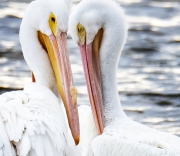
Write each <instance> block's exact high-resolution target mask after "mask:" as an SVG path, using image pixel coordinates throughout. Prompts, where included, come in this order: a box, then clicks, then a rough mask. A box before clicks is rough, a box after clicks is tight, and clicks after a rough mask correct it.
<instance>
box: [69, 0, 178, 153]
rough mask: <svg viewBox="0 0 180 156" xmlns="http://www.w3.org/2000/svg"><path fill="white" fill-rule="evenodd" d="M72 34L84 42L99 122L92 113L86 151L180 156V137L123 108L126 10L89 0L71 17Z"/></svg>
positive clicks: (85, 133) (88, 80)
mask: <svg viewBox="0 0 180 156" xmlns="http://www.w3.org/2000/svg"><path fill="white" fill-rule="evenodd" d="M69 32H70V34H71V36H72V38H73V39H74V41H75V42H76V43H77V44H78V45H79V49H80V52H81V56H82V57H81V58H82V64H83V68H84V73H85V78H86V84H87V88H88V94H89V99H90V103H91V108H92V114H93V117H94V123H93V122H92V119H93V117H92V115H89V116H87V120H86V129H85V130H84V131H82V132H81V133H83V134H81V136H82V137H81V139H82V140H84V142H83V144H84V145H83V146H84V148H83V155H84V156H162V155H163V156H179V155H180V138H179V137H177V136H174V135H171V134H169V133H166V132H160V131H157V130H155V129H152V128H149V127H147V126H145V125H143V124H140V123H138V122H135V121H133V120H131V119H129V118H128V117H127V116H126V114H125V113H124V111H123V109H122V107H121V104H120V100H119V95H118V90H117V82H116V70H117V67H118V61H119V58H120V54H121V51H122V49H123V46H124V44H125V42H126V37H127V23H126V18H125V15H124V12H123V9H122V8H121V7H119V6H118V5H117V4H116V3H115V2H114V1H110V0H98V1H97V0H83V1H81V2H80V3H79V5H78V6H77V7H76V9H75V10H74V12H73V13H72V14H71V16H70V19H69ZM80 118H81V117H80ZM80 121H81V119H80ZM83 137H84V138H85V139H84V138H83Z"/></svg>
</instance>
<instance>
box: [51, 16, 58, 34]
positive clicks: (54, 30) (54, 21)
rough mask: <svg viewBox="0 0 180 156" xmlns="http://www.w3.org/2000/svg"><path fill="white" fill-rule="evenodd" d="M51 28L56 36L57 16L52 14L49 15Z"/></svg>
mask: <svg viewBox="0 0 180 156" xmlns="http://www.w3.org/2000/svg"><path fill="white" fill-rule="evenodd" d="M49 27H50V28H51V30H52V32H53V34H54V35H55V36H56V35H57V32H58V24H57V20H56V16H55V14H53V13H51V14H50V15H49Z"/></svg>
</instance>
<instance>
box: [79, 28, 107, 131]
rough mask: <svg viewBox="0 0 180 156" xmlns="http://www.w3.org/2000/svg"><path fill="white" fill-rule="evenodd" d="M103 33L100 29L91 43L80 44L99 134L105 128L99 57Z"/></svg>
mask: <svg viewBox="0 0 180 156" xmlns="http://www.w3.org/2000/svg"><path fill="white" fill-rule="evenodd" d="M102 33H103V32H102V30H100V31H99V32H98V34H97V35H96V37H95V39H94V41H93V42H92V43H91V44H89V45H86V43H85V44H84V45H79V47H80V51H81V58H82V63H83V69H84V73H85V78H86V85H87V88H88V94H89V99H90V103H91V107H92V112H93V116H94V120H95V124H96V127H97V130H98V134H102V132H103V128H104V114H103V100H102V86H101V72H100V59H99V48H100V44H101V40H102Z"/></svg>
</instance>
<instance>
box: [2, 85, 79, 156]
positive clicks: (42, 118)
mask: <svg viewBox="0 0 180 156" xmlns="http://www.w3.org/2000/svg"><path fill="white" fill-rule="evenodd" d="M0 107H1V110H0V113H1V118H2V120H3V121H4V125H5V129H6V131H7V135H8V138H9V140H10V141H11V142H12V143H13V144H14V145H15V146H16V149H17V154H18V155H20V156H26V155H29V156H34V155H37V156H45V155H46V156H50V155H52V156H59V155H65V154H66V155H70V156H71V155H72V156H73V155H75V152H76V150H75V148H76V147H75V144H74V141H73V138H72V136H71V133H70V130H68V129H69V127H68V125H67V121H66V120H67V119H66V118H65V114H64V111H63V108H62V105H61V104H60V102H59V100H58V99H57V97H56V96H55V95H54V94H53V92H52V91H51V90H49V89H48V88H47V87H45V86H43V85H39V84H36V83H29V84H27V85H25V87H24V90H23V91H13V92H9V93H4V94H2V95H1V96H0ZM69 149H71V150H69ZM71 152H72V153H71Z"/></svg>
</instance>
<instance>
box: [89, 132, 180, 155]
mask: <svg viewBox="0 0 180 156" xmlns="http://www.w3.org/2000/svg"><path fill="white" fill-rule="evenodd" d="M92 150H93V153H94V156H99V155H103V156H110V155H115V156H135V155H138V156H179V154H178V153H176V152H174V151H169V150H166V149H162V148H157V147H154V146H152V145H147V144H144V143H138V142H136V141H131V140H127V139H123V138H117V137H114V136H109V135H101V136H98V137H96V138H95V139H94V141H93V143H92Z"/></svg>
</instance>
